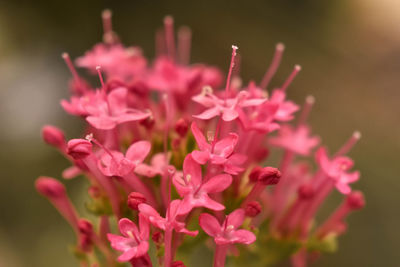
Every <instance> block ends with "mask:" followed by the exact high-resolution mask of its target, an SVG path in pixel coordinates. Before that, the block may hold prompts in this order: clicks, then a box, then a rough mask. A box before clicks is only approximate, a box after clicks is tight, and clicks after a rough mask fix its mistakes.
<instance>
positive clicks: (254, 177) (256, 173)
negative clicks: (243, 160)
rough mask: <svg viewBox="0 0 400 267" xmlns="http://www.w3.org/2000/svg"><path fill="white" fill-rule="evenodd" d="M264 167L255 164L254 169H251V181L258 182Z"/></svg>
mask: <svg viewBox="0 0 400 267" xmlns="http://www.w3.org/2000/svg"><path fill="white" fill-rule="evenodd" d="M261 170H262V168H261V167H260V166H255V167H254V168H253V170H251V172H250V174H249V180H250V182H253V183H256V182H257V181H258V177H259V176H260V173H261Z"/></svg>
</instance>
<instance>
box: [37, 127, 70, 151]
mask: <svg viewBox="0 0 400 267" xmlns="http://www.w3.org/2000/svg"><path fill="white" fill-rule="evenodd" d="M42 137H43V140H44V141H45V142H46V144H48V145H51V146H54V147H57V148H59V149H63V148H64V147H65V136H64V133H63V132H62V131H61V130H60V129H58V128H57V127H54V126H51V125H46V126H44V127H43V128H42Z"/></svg>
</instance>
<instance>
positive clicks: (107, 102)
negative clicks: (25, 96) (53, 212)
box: [36, 11, 364, 267]
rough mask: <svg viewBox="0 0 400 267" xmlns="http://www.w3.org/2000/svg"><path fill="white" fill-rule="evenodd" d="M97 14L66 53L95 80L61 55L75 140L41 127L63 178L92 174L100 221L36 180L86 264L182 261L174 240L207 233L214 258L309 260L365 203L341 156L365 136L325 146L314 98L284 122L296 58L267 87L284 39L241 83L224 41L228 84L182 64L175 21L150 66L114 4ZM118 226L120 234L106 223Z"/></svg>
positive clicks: (187, 242) (355, 175) (160, 37)
mask: <svg viewBox="0 0 400 267" xmlns="http://www.w3.org/2000/svg"><path fill="white" fill-rule="evenodd" d="M102 17H103V24H104V38H103V42H102V43H100V44H97V45H95V47H94V48H93V49H92V50H90V51H89V52H87V53H86V54H85V55H84V56H82V57H79V58H78V59H77V60H76V61H75V62H76V65H78V66H79V67H82V68H85V69H87V70H89V71H90V72H92V73H94V74H97V75H98V77H99V84H100V86H99V88H91V86H90V85H89V83H88V82H86V81H85V80H84V78H82V76H80V75H79V74H78V72H77V70H76V69H75V67H74V64H73V62H72V60H71V59H70V57H69V55H68V54H66V53H64V54H63V58H64V60H65V62H66V64H67V66H68V68H69V69H70V71H71V73H72V79H71V82H70V89H71V93H72V96H71V98H70V99H69V100H62V101H61V105H62V107H63V108H64V110H65V111H66V112H67V113H69V114H71V115H75V116H78V117H80V118H81V119H84V120H85V121H86V122H87V128H86V131H85V133H84V134H83V135H82V136H83V137H82V138H78V139H71V140H69V141H67V140H66V139H65V136H64V134H63V132H62V131H61V130H60V129H58V128H56V127H54V126H45V127H44V128H43V132H42V134H43V139H44V141H45V142H46V143H47V144H49V145H51V146H53V147H55V148H57V149H58V150H59V152H60V153H62V154H63V155H64V156H65V157H66V158H67V159H68V160H69V161H70V162H71V167H69V168H68V169H66V170H65V171H64V172H63V173H62V176H63V178H65V179H72V178H75V177H82V176H83V177H85V178H86V179H87V180H88V183H89V184H90V186H89V188H88V198H89V200H90V201H89V203H87V205H86V206H87V208H88V210H89V211H91V212H92V213H94V214H96V215H97V216H98V218H99V219H98V220H96V221H92V222H90V221H89V220H87V219H84V218H82V217H81V216H80V215H79V214H78V212H77V211H76V209H75V207H74V206H73V204H72V203H71V201H70V200H69V198H68V196H67V193H66V189H65V187H64V186H63V184H62V183H61V182H60V181H58V180H56V179H53V178H49V177H40V178H39V179H38V180H37V181H36V188H37V190H38V191H39V193H40V194H42V195H43V196H45V197H46V198H47V199H48V200H49V201H50V202H51V203H52V204H53V205H54V206H55V207H56V208H57V209H58V211H59V212H60V213H61V215H62V216H63V217H64V218H65V219H66V220H67V221H68V223H69V224H70V225H71V226H72V228H73V229H74V231H75V233H76V236H77V245H76V252H77V254H78V255H79V260H80V263H81V266H90V267H93V266H117V265H118V262H128V263H130V264H132V266H153V264H156V263H155V262H152V261H154V259H155V260H156V261H158V263H159V264H160V265H162V266H164V267H170V266H175V267H177V266H185V263H184V262H187V261H188V258H187V256H185V253H187V251H190V249H187V248H185V249H184V251H185V253H181V252H180V251H181V250H182V249H181V248H183V247H185V246H188V247H191V248H192V247H193V246H194V245H199V242H197V241H195V240H196V239H198V240H201V241H206V240H209V241H210V242H208V241H206V242H204V243H203V245H205V246H207V247H209V248H210V249H211V250H214V251H215V252H214V266H215V267H221V266H225V262H226V258H227V256H232V255H234V256H235V257H237V260H235V262H239V263H240V262H241V260H244V261H247V260H248V259H251V258H252V259H257V265H258V266H266V265H268V264H270V263H275V262H276V261H283V260H286V259H289V258H290V259H291V261H292V264H293V266H305V265H306V264H307V263H308V262H309V261H310V260H313V259H315V258H316V257H315V256H316V255H319V254H320V253H321V252H325V251H329V250H330V248H332V242H334V240H335V238H336V237H337V236H338V235H340V234H342V233H343V232H344V231H345V230H346V223H345V219H346V217H347V215H348V214H349V213H350V212H351V211H354V210H357V209H360V208H362V207H363V206H364V198H363V195H362V193H361V192H358V191H353V190H352V189H351V187H350V185H349V184H351V183H353V182H355V181H357V180H358V179H359V176H360V175H359V172H357V171H351V170H350V169H351V168H352V166H353V161H352V160H351V159H350V158H348V157H347V156H345V155H346V154H347V153H348V152H349V150H350V149H351V148H352V147H353V145H354V144H355V143H356V142H357V140H358V139H359V138H360V134H359V133H358V132H355V133H354V134H353V135H352V137H351V138H350V139H349V141H347V142H346V143H345V144H344V145H343V147H341V148H340V149H339V150H338V151H337V152H336V153H335V154H334V155H333V156H329V155H328V152H327V149H326V148H325V147H323V146H319V144H320V139H319V137H317V136H313V135H311V133H310V128H309V126H308V124H307V117H308V116H309V114H310V111H311V109H312V106H313V104H314V98H313V97H312V96H308V97H307V98H306V100H305V103H304V106H303V107H302V109H301V111H300V115H299V116H298V120H297V122H296V123H292V124H289V123H290V122H291V121H292V120H293V119H294V118H295V113H296V112H297V111H298V110H299V109H300V107H299V106H298V105H297V104H295V103H294V102H292V101H290V100H287V99H286V94H287V89H288V88H289V86H290V85H291V83H292V81H293V80H294V78H295V77H296V75H297V74H298V72H299V71H300V69H301V68H300V66H298V65H296V66H295V67H294V69H293V72H292V73H291V74H289V76H288V78H287V80H286V81H285V82H284V83H283V84H282V86H280V87H278V88H276V89H274V90H272V92H270V93H268V90H267V88H268V87H269V84H270V81H271V79H272V78H273V76H274V74H275V73H276V71H277V69H278V67H279V64H280V61H281V58H282V55H283V51H284V46H283V45H282V44H278V45H277V46H276V51H275V55H274V57H273V59H272V62H271V65H270V66H269V68H268V69H267V71H266V73H265V75H264V77H263V78H262V80H261V82H260V83H256V82H253V81H252V82H250V83H249V84H248V85H247V86H242V82H241V80H240V78H239V73H238V71H236V70H237V69H238V66H237V65H238V63H237V62H236V61H237V60H236V55H237V50H238V47H236V46H232V57H231V61H230V66H229V71H228V75H227V78H226V82H225V84H224V85H223V84H222V83H223V79H222V74H221V72H220V71H219V70H218V69H217V68H215V67H210V66H207V65H204V64H189V61H190V60H189V59H190V48H191V46H190V45H191V32H190V30H189V29H188V28H181V29H179V31H178V34H177V37H178V38H177V41H175V34H174V25H173V19H172V18H171V17H166V18H165V20H164V28H163V29H161V30H159V31H158V32H157V34H156V53H157V56H156V59H155V60H154V62H153V63H152V64H149V63H148V61H147V59H146V58H145V57H144V56H143V55H142V51H141V49H140V48H138V47H124V46H123V45H122V44H121V43H120V42H119V38H118V36H117V34H116V33H115V32H114V31H113V30H112V26H111V12H110V11H105V12H104V13H103V16H102ZM235 64H236V66H235ZM221 87H224V89H222V90H219V88H221ZM271 147H277V148H280V149H281V150H283V154H282V155H283V156H282V159H281V161H280V165H279V166H276V167H271V166H265V164H267V163H268V157H269V155H270V148H271ZM314 149H315V150H316V151H315V152H314ZM312 155H315V156H314V158H315V161H314V160H312V158H313V157H312ZM308 157H309V158H310V160H307V159H308ZM313 161H314V162H313ZM312 166H316V168H313V167H312ZM335 190H337V191H338V192H340V193H341V194H342V195H344V200H343V203H342V204H340V206H339V207H338V208H337V210H336V211H334V212H333V213H332V214H331V216H330V217H328V218H327V219H326V220H325V221H324V222H322V223H319V224H318V223H317V222H316V221H315V218H316V214H317V213H318V211H319V209H320V208H321V205H322V204H323V203H324V201H325V199H326V198H327V197H328V196H329V195H330V193H331V192H333V191H335ZM115 224H117V225H118V228H119V233H112V232H111V229H113V225H115ZM150 237H151V238H150ZM207 237H208V238H207ZM151 247H153V248H155V249H149V248H151ZM99 253H101V254H103V256H101V257H100V256H99ZM102 259H103V260H104V261H105V262H104V263H103V262H101V260H102Z"/></svg>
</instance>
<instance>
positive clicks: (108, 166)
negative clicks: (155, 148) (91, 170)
mask: <svg viewBox="0 0 400 267" xmlns="http://www.w3.org/2000/svg"><path fill="white" fill-rule="evenodd" d="M150 148H151V144H150V142H148V141H138V142H136V143H133V144H132V145H131V146H130V147H129V148H128V150H127V151H126V155H125V156H124V154H122V153H121V152H119V151H107V152H104V153H103V155H102V156H101V159H100V160H99V161H98V162H97V164H98V167H99V169H100V171H101V172H102V173H103V174H104V175H106V176H120V177H123V176H125V175H127V174H128V173H130V172H131V171H133V169H134V168H135V167H136V166H137V165H138V164H140V163H142V162H143V160H144V159H145V158H146V156H147V154H149V152H150Z"/></svg>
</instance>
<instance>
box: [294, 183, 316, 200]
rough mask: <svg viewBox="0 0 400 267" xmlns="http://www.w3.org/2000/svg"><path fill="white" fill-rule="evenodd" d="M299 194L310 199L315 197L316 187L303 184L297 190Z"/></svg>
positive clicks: (302, 197)
mask: <svg viewBox="0 0 400 267" xmlns="http://www.w3.org/2000/svg"><path fill="white" fill-rule="evenodd" d="M297 194H298V196H299V198H301V199H310V198H312V197H314V194H315V190H314V187H313V186H312V185H310V184H303V185H301V186H300V187H299V189H298V190H297Z"/></svg>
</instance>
